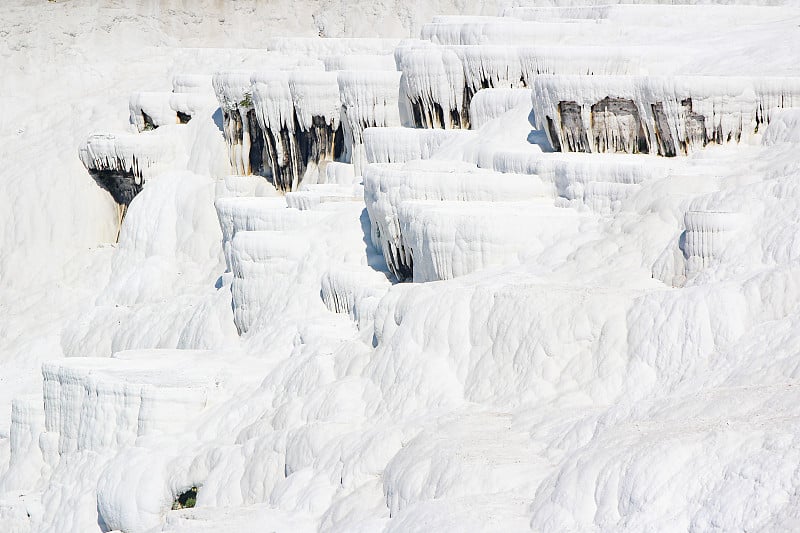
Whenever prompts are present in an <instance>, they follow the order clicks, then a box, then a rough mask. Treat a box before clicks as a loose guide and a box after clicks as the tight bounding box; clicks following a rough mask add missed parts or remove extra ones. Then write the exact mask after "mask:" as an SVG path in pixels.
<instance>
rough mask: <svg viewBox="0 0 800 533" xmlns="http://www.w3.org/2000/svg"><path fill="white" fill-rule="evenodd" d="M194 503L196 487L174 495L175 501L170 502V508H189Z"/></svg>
mask: <svg viewBox="0 0 800 533" xmlns="http://www.w3.org/2000/svg"><path fill="white" fill-rule="evenodd" d="M195 503H197V487H192V488H191V489H189V490H187V491H186V492H182V493H181V494H178V496H176V497H175V501H174V502H172V510H173V511H176V510H178V509H191V508H192V507H194V505H195Z"/></svg>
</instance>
